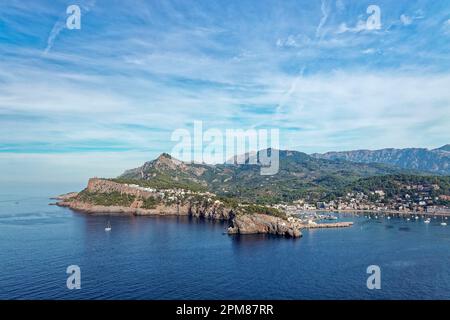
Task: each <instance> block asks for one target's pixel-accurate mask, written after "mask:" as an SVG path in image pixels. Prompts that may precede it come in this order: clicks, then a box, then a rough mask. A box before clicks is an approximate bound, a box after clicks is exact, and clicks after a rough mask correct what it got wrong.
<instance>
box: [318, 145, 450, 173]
mask: <svg viewBox="0 0 450 320" xmlns="http://www.w3.org/2000/svg"><path fill="white" fill-rule="evenodd" d="M311 156H312V157H315V158H317V159H328V160H337V159H341V160H346V161H351V162H354V163H383V164H388V165H393V166H396V167H398V168H402V169H410V170H418V171H422V172H430V173H434V174H443V175H449V174H450V144H446V145H444V146H442V147H440V148H436V149H427V148H403V149H396V148H384V149H378V150H368V149H358V150H349V151H329V152H325V153H313V154H311Z"/></svg>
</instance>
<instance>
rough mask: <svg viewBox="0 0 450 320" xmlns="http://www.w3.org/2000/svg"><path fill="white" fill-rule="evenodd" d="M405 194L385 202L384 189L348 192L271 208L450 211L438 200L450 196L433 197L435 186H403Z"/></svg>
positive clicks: (442, 212) (436, 187)
mask: <svg viewBox="0 0 450 320" xmlns="http://www.w3.org/2000/svg"><path fill="white" fill-rule="evenodd" d="M403 190H404V191H403V192H401V193H399V195H397V196H395V197H390V198H389V199H387V197H386V193H385V191H384V190H375V191H372V192H370V193H368V194H366V193H363V192H353V193H347V194H346V195H345V196H344V197H340V198H338V199H336V200H332V201H328V202H325V201H319V202H315V203H310V202H308V201H306V200H304V199H299V200H297V201H294V203H293V204H290V205H286V204H277V205H275V206H274V207H275V208H277V209H280V210H284V211H285V212H287V213H295V212H298V211H299V210H301V211H312V210H338V211H339V210H341V211H357V210H364V211H366V210H370V211H399V212H427V213H439V214H450V208H449V207H447V206H444V205H439V204H438V203H440V202H441V201H440V200H445V201H449V200H450V196H447V195H439V196H433V195H432V193H433V192H432V191H436V190H439V186H438V185H434V184H433V185H411V186H405V188H404V189H403Z"/></svg>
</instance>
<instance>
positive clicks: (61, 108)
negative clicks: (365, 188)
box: [0, 0, 450, 183]
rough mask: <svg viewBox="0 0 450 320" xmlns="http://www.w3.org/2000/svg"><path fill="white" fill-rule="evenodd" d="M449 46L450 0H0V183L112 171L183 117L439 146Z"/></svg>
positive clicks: (186, 123) (139, 155) (283, 132)
mask: <svg viewBox="0 0 450 320" xmlns="http://www.w3.org/2000/svg"><path fill="white" fill-rule="evenodd" d="M70 5H77V6H79V8H80V9H81V16H80V21H81V25H80V27H81V28H80V29H69V28H67V25H66V20H67V18H68V17H69V16H70V14H67V12H66V9H67V7H69V6H70ZM371 5H375V6H377V7H378V8H379V13H380V19H379V22H380V25H379V26H378V27H377V28H370V27H368V24H367V20H368V19H369V18H370V17H371V16H373V11H370V10H369V13H368V10H367V9H368V7H369V6H371ZM449 50H450V2H449V1H431V0H430V1H412V0H397V1H381V0H370V1H364V0H360V1H356V0H355V1H350V0H322V1H312V0H295V1H290V0H286V1H275V0H273V1H270V0H258V1H256V0H251V1H250V0H239V1H237V0H226V1H225V0H220V1H219V0H211V1H190V0H182V1H171V0H164V1H162V0H148V1H143V0H141V1H138V0H127V1H126V2H125V1H116V0H108V1H106V0H85V1H82V0H70V1H63V0H33V1H31V0H27V1H23V0H0V168H1V170H2V172H1V176H0V182H1V181H3V182H5V183H7V182H9V181H13V180H14V181H17V180H19V181H23V182H32V181H34V182H36V181H60V180H68V181H69V180H70V181H77V182H78V181H80V182H81V181H85V180H86V179H87V178H88V177H91V176H104V177H113V176H116V175H118V174H120V173H121V172H123V171H124V170H125V169H128V168H132V167H136V166H138V165H141V164H142V163H143V162H145V161H148V160H151V159H153V158H155V157H156V156H158V155H159V154H160V153H162V152H169V153H170V151H171V150H172V148H173V147H174V144H175V142H174V141H171V135H172V133H173V132H174V131H175V130H177V129H180V128H181V129H182V128H186V129H188V130H190V129H192V126H193V123H194V121H202V123H203V127H204V129H205V130H206V129H208V128H212V129H214V128H217V129H219V130H225V129H228V128H229V129H243V130H247V129H265V128H266V129H271V128H276V129H279V130H280V148H281V149H293V150H299V151H303V152H306V153H313V152H326V151H340V150H352V149H380V148H386V147H395V148H405V147H425V148H436V147H439V146H441V145H444V144H447V143H449V142H450V141H449V136H450V126H449V123H450V72H449V71H450V55H449Z"/></svg>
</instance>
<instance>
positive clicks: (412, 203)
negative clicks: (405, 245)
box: [57, 151, 450, 238]
mask: <svg viewBox="0 0 450 320" xmlns="http://www.w3.org/2000/svg"><path fill="white" fill-rule="evenodd" d="M279 153H280V170H279V172H278V173H277V174H275V175H272V176H263V175H260V171H259V168H260V165H259V164H249V163H248V161H247V162H244V163H243V164H218V165H209V164H204V163H202V164H198V163H185V162H182V161H180V160H177V159H175V158H173V157H171V156H170V155H168V154H161V155H160V156H159V157H158V158H157V159H155V160H152V161H149V162H146V163H145V164H144V165H143V166H141V167H138V168H136V169H131V170H127V171H125V172H124V173H123V174H122V175H120V176H119V177H117V178H114V179H102V178H91V179H90V180H89V182H88V184H87V187H86V188H85V189H84V190H82V191H80V192H78V193H76V192H75V193H70V194H67V195H63V196H60V197H59V198H58V200H59V201H58V202H57V205H59V206H64V207H68V208H71V209H73V210H76V211H82V212H85V213H88V214H127V215H180V216H181V215H184V216H193V217H198V218H204V219H211V220H222V221H227V222H228V223H229V227H228V230H227V232H228V233H229V234H256V233H264V234H273V235H279V236H285V237H292V238H298V237H301V235H302V233H301V230H302V229H306V228H330V227H349V226H351V225H352V223H351V222H338V223H324V222H322V221H317V220H319V219H317V220H314V219H311V218H309V219H305V218H304V217H303V219H302V218H301V217H300V216H298V215H296V213H297V212H298V211H300V210H311V209H312V210H321V209H322V210H324V209H325V210H361V209H365V210H374V211H380V210H385V211H399V209H402V210H403V211H405V210H409V208H411V210H414V211H415V210H422V211H427V209H428V210H431V208H433V210H444V211H445V210H447V209H448V199H449V195H450V192H449V186H450V178H449V177H448V176H440V175H433V174H429V173H424V172H415V171H411V170H405V169H403V168H398V167H395V166H389V165H386V164H376V163H354V162H350V161H346V160H342V159H331V160H330V159H321V158H316V157H312V156H308V155H306V154H304V153H301V152H297V151H279ZM244 156H245V157H249V155H244ZM253 156H255V155H253ZM257 156H258V153H256V157H257ZM396 206H397V207H396ZM398 206H400V207H398ZM293 208H294V209H295V210H294V209H293Z"/></svg>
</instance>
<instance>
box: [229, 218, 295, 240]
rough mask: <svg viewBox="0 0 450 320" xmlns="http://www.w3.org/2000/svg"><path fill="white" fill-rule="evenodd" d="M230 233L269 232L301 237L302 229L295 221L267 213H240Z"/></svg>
mask: <svg viewBox="0 0 450 320" xmlns="http://www.w3.org/2000/svg"><path fill="white" fill-rule="evenodd" d="M228 233H229V234H255V233H267V234H274V235H279V236H286V237H292V238H299V237H301V236H302V233H301V232H300V229H299V228H297V227H296V226H295V225H294V224H293V223H291V222H288V221H286V220H284V219H281V218H278V217H272V216H269V215H266V214H247V215H238V216H236V217H234V219H233V220H232V221H231V226H230V227H229V228H228Z"/></svg>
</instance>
